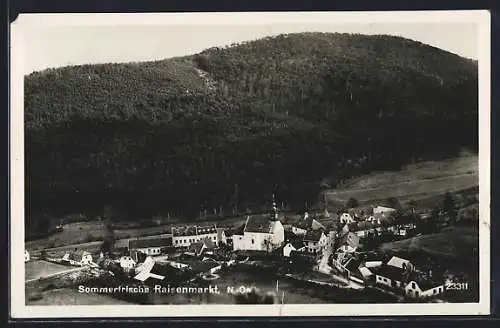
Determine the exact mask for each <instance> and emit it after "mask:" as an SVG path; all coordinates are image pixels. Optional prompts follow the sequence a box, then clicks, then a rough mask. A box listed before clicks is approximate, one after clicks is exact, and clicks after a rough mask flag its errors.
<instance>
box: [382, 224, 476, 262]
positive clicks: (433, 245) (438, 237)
mask: <svg viewBox="0 0 500 328" xmlns="http://www.w3.org/2000/svg"><path fill="white" fill-rule="evenodd" d="M379 249H380V250H381V251H382V252H383V253H399V254H408V253H412V252H422V253H426V254H429V255H432V256H434V257H438V258H447V259H453V260H458V261H463V262H469V263H470V262H475V261H478V259H479V234H478V230H477V228H473V227H452V228H448V229H446V230H444V231H442V232H439V233H434V234H428V235H421V236H416V237H413V238H409V239H405V240H401V241H396V242H391V243H385V244H382V245H381V246H380V248H379Z"/></svg>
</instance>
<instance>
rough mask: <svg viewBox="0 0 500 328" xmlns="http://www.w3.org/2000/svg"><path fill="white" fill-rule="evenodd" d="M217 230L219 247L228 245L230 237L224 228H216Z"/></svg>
mask: <svg viewBox="0 0 500 328" xmlns="http://www.w3.org/2000/svg"><path fill="white" fill-rule="evenodd" d="M215 230H216V231H217V238H216V243H217V245H218V246H220V245H222V244H224V245H227V240H228V237H227V235H226V229H224V228H215Z"/></svg>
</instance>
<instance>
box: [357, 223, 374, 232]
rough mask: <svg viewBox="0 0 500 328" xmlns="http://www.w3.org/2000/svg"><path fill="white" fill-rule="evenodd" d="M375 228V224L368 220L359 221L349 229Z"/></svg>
mask: <svg viewBox="0 0 500 328" xmlns="http://www.w3.org/2000/svg"><path fill="white" fill-rule="evenodd" d="M373 228H375V225H374V224H372V223H371V222H368V221H361V222H358V223H357V224H356V226H353V227H352V230H351V231H362V230H370V229H373Z"/></svg>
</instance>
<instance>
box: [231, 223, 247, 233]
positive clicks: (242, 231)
mask: <svg viewBox="0 0 500 328" xmlns="http://www.w3.org/2000/svg"><path fill="white" fill-rule="evenodd" d="M244 232H245V223H244V224H242V225H240V226H239V227H238V228H236V229H234V230H233V231H232V233H231V235H241V236H242V235H243V233H244Z"/></svg>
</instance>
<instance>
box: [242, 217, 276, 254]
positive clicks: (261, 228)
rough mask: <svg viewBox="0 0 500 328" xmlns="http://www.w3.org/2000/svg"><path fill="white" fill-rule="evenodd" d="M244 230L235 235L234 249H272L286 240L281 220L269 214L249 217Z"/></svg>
mask: <svg viewBox="0 0 500 328" xmlns="http://www.w3.org/2000/svg"><path fill="white" fill-rule="evenodd" d="M238 230H243V231H236V232H235V234H234V235H233V249H234V250H254V251H271V250H273V249H276V248H278V247H280V246H281V245H282V244H283V242H284V241H285V229H284V227H283V224H281V222H280V221H279V220H275V219H274V218H273V217H268V216H252V217H250V216H249V217H247V220H246V222H245V225H244V226H243V229H238Z"/></svg>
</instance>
